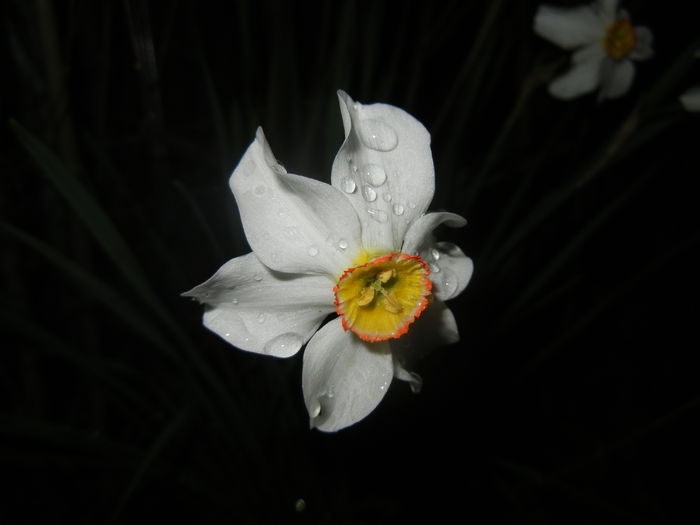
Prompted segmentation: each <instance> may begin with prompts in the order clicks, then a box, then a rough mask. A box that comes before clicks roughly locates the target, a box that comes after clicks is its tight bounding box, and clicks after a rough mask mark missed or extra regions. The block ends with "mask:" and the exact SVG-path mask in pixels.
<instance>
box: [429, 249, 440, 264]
mask: <svg viewBox="0 0 700 525" xmlns="http://www.w3.org/2000/svg"><path fill="white" fill-rule="evenodd" d="M430 255H431V257H432V258H433V260H435V261H437V260H439V259H440V252H439V251H437V249H436V248H433V249H432V250H430Z"/></svg>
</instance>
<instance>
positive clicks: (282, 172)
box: [272, 163, 287, 175]
mask: <svg viewBox="0 0 700 525" xmlns="http://www.w3.org/2000/svg"><path fill="white" fill-rule="evenodd" d="M272 171H274V172H275V173H276V174H277V175H286V174H287V169H286V168H285V167H284V166H282V164H279V163H278V164H275V165H274V166H272Z"/></svg>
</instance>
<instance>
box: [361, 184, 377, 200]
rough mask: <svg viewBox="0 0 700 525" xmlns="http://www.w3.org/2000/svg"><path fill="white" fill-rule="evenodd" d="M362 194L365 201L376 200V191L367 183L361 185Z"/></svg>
mask: <svg viewBox="0 0 700 525" xmlns="http://www.w3.org/2000/svg"><path fill="white" fill-rule="evenodd" d="M362 196H363V197H364V199H365V200H366V201H367V202H374V201H375V200H377V192H376V191H374V189H373V188H372V187H371V186H369V185H368V184H365V185H364V186H363V187H362Z"/></svg>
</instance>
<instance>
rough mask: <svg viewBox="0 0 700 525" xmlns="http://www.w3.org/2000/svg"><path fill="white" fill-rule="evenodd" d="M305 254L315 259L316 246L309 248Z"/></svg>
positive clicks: (316, 253)
mask: <svg viewBox="0 0 700 525" xmlns="http://www.w3.org/2000/svg"><path fill="white" fill-rule="evenodd" d="M306 253H308V254H309V255H310V256H311V257H316V256H317V255H318V248H316V246H309V249H308V250H307V251H306Z"/></svg>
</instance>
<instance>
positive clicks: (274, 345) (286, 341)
mask: <svg viewBox="0 0 700 525" xmlns="http://www.w3.org/2000/svg"><path fill="white" fill-rule="evenodd" d="M302 344H304V341H303V340H302V339H301V337H300V336H299V335H297V334H294V333H291V332H290V333H286V334H281V335H278V336H277V337H275V338H273V339H270V340H269V341H268V342H267V343H265V346H264V347H263V352H265V353H266V354H270V355H280V354H283V355H290V354H293V353H295V352H296V351H297V350H299V349H300V348H301V345H302Z"/></svg>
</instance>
